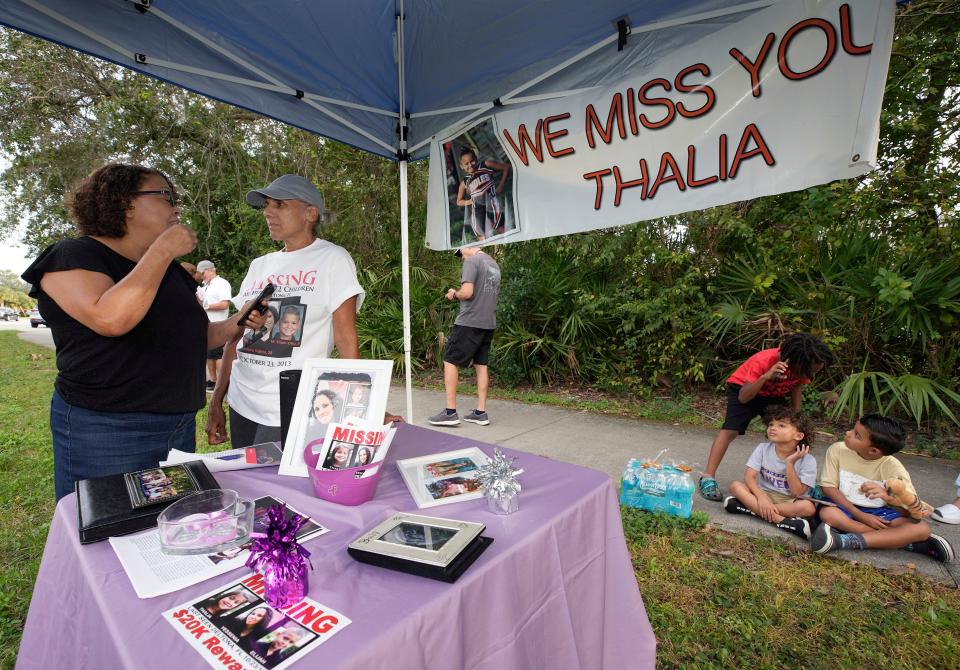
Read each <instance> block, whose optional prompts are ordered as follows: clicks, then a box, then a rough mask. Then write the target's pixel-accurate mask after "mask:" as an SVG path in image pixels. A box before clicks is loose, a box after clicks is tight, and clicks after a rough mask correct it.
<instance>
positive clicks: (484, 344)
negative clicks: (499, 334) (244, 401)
mask: <svg viewBox="0 0 960 670" xmlns="http://www.w3.org/2000/svg"><path fill="white" fill-rule="evenodd" d="M492 340H493V331H492V330H487V329H486V328H473V327H471V326H454V327H453V330H451V331H450V337H448V338H447V350H446V351H445V352H444V354H443V360H445V361H446V362H447V363H451V364H453V365H456V366H457V367H458V368H465V367H469V366H470V365H471V364H472V365H486V364H487V361H489V360H490V342H491V341H492Z"/></svg>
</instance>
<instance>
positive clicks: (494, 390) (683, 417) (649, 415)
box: [414, 370, 722, 428]
mask: <svg viewBox="0 0 960 670" xmlns="http://www.w3.org/2000/svg"><path fill="white" fill-rule="evenodd" d="M461 374H462V375H463V377H462V378H461V380H460V383H459V385H458V387H457V388H458V393H462V394H464V395H476V393H477V387H476V385H475V384H472V383H470V381H469V379H470V378H471V377H472V374H471V373H470V371H469V370H461ZM464 378H466V381H465V380H464ZM414 383H415V384H416V385H418V386H420V387H421V388H425V389H430V390H433V391H442V390H443V383H442V382H440V383H438V382H436V381H435V380H433V379H428V378H424V379H419V380H417V379H415V380H414ZM489 397H490V398H496V399H497V400H517V401H520V402H526V403H534V404H537V405H550V406H552V407H565V408H568V409H582V410H587V411H589V412H595V413H597V414H610V415H616V416H627V417H633V418H637V419H647V420H649V421H662V422H670V423H682V424H686V425H709V426H710V427H713V428H719V427H720V424H721V423H722V421H716V422H713V423H706V424H705V422H704V417H703V416H701V415H699V414H698V413H697V412H696V410H694V408H693V397H692V396H689V395H682V396H680V397H679V398H656V397H654V398H617V397H612V396H611V397H606V396H602V397H591V398H584V397H580V396H578V395H575V394H571V393H564V392H562V391H543V390H537V389H526V388H524V389H516V388H501V387H498V386H496V385H495V384H493V385H491V387H490V389H489ZM714 423H715V424H716V425H714Z"/></svg>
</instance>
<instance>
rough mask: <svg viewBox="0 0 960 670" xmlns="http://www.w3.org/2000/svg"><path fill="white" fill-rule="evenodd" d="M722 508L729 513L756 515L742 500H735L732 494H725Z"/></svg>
mask: <svg viewBox="0 0 960 670" xmlns="http://www.w3.org/2000/svg"><path fill="white" fill-rule="evenodd" d="M723 509H725V510H726V511H727V513H729V514H749V515H751V516H756V514H754V513H753V512H751V511H750V509H749V508H748V507H746V506H745V505H744V504H743V503H742V502H740V501H739V500H737V499H736V498H735V497H733V496H727V497H726V498H724V499H723Z"/></svg>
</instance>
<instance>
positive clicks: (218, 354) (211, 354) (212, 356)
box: [207, 346, 223, 361]
mask: <svg viewBox="0 0 960 670" xmlns="http://www.w3.org/2000/svg"><path fill="white" fill-rule="evenodd" d="M221 358H223V347H222V346H221V347H217V348H216V349H211V350H210V351H208V352H207V360H208V361H219V360H220V359H221Z"/></svg>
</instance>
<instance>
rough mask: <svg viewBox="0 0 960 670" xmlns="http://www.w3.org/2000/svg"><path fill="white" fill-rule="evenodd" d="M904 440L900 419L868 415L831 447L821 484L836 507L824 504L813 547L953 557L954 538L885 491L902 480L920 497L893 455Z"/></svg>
mask: <svg viewBox="0 0 960 670" xmlns="http://www.w3.org/2000/svg"><path fill="white" fill-rule="evenodd" d="M903 445H904V429H903V426H902V425H901V424H900V422H899V421H897V420H896V419H891V418H889V417H884V416H879V415H876V414H867V415H864V416H862V417H860V420H859V421H858V422H857V423H856V425H855V426H854V427H853V428H851V429H850V430H848V431H847V433H846V435H844V440H843V442H837V443H835V444H833V445H831V446H830V448H829V449H827V454H826V456H825V457H824V464H823V471H822V472H821V473H820V486H821V487H822V488H823V492H824V494H825V495H826V496H827V498H829V499H830V500H832V501H833V502H835V503H836V504H837V507H833V506H823V507H821V508H820V520H821V521H822V522H823V523H821V524H820V525H819V526H818V527H817V530H816V531H815V532H814V534H813V538H812V539H811V541H810V548H811V549H813V551H815V552H817V553H818V554H825V553H827V552H828V551H833V550H835V549H906V550H907V551H914V552H917V553H920V554H926V555H928V556H931V557H932V558H934V559H936V560H938V561H940V562H942V563H947V562H949V561H951V560H953V547H951V546H950V543H949V542H947V540H945V539H944V538H942V537H940V536H939V535H933V534H931V533H930V525H929V524H928V523H927V522H926V521H923V520H919V519H918V520H916V521H912V520H911V519H910V518H909V517H908V516H907V511H906V510H905V509H903V508H902V507H899V506H894V505H898V504H901V499H900V498H896V497H893V496H891V495H890V493H889V492H888V490H887V489H888V486H889V484H888V482H890V481H891V480H897V479H899V480H901V481H902V482H903V483H904V484H905V485H906V486H905V487H903V488H905V490H906V492H907V493H908V495H909V496H912V497H913V498H915V497H916V491H915V490H914V488H913V483H912V482H911V481H910V475H909V473H907V470H906V468H904V467H903V464H902V463H900V461H899V460H897V459H896V458H895V457H894V456H893V455H892V454H895V453H897V452H898V451H900V450H901V449H903ZM898 488H899V487H898ZM901 497H902V496H901Z"/></svg>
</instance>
